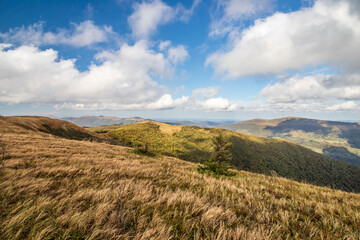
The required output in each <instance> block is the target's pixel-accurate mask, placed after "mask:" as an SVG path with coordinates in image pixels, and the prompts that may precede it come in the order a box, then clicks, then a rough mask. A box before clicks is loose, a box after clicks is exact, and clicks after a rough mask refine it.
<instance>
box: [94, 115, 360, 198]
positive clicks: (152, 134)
mask: <svg viewBox="0 0 360 240" xmlns="http://www.w3.org/2000/svg"><path fill="white" fill-rule="evenodd" d="M90 130H91V131H94V132H98V133H107V134H108V135H109V136H111V137H113V138H115V139H118V140H119V141H121V142H123V143H124V144H126V145H127V146H133V147H138V148H142V147H143V146H145V145H147V146H148V147H149V149H150V151H152V152H154V153H160V154H164V155H168V156H174V157H178V158H180V159H183V160H186V161H190V162H200V163H202V162H204V161H206V160H208V159H209V158H210V156H211V152H212V144H211V139H212V138H213V137H214V136H216V135H218V134H219V133H220V132H222V133H223V134H224V135H226V136H227V138H229V140H230V141H231V142H232V143H233V148H232V154H233V160H232V164H233V165H234V166H235V167H236V168H237V169H242V170H247V171H252V172H256V173H265V174H268V175H273V174H277V175H279V176H282V177H286V178H290V179H293V180H297V181H300V182H301V181H302V182H308V183H312V184H316V185H320V186H329V187H333V188H338V189H342V190H346V191H354V192H360V168H359V167H355V166H352V165H350V164H346V163H344V162H341V161H337V160H333V159H330V158H327V157H325V156H323V155H321V154H318V153H315V152H313V151H311V150H309V149H306V148H303V147H301V146H298V145H295V144H292V143H289V142H286V141H283V140H279V139H265V138H259V137H254V136H250V135H247V134H240V133H235V132H231V131H227V130H223V129H214V128H212V129H202V128H198V127H185V126H173V125H167V124H164V123H157V122H150V121H148V122H144V123H138V124H134V125H126V126H110V127H107V126H104V127H98V128H93V129H90Z"/></svg>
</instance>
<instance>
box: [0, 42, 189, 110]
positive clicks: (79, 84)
mask: <svg viewBox="0 0 360 240" xmlns="http://www.w3.org/2000/svg"><path fill="white" fill-rule="evenodd" d="M97 59H99V60H101V61H102V62H101V63H100V64H99V65H91V66H90V67H89V70H88V71H85V72H79V71H78V70H77V69H76V67H75V65H74V62H75V60H74V59H68V60H64V59H59V58H58V53H57V52H56V51H55V50H53V49H48V50H44V51H43V50H40V49H38V48H37V47H34V46H21V47H17V48H9V46H2V49H1V51H0V89H1V90H0V102H3V103H50V104H51V103H52V104H54V105H55V104H56V106H57V108H70V109H92V110H94V109H97V110H100V109H127V110H132V109H163V108H172V107H176V106H178V105H180V104H183V103H185V102H186V101H187V98H186V97H182V98H180V99H173V98H172V97H171V96H170V95H169V94H168V93H167V89H166V88H165V87H164V86H160V85H159V84H158V83H157V82H156V81H155V80H154V79H153V78H159V77H168V76H169V75H171V69H172V68H173V66H172V65H171V64H170V63H169V61H168V60H167V59H166V58H165V57H164V55H163V54H161V53H156V52H154V51H153V50H150V49H149V48H148V47H147V45H146V42H138V43H136V44H135V45H133V46H130V45H127V44H124V45H122V46H121V48H120V49H119V50H118V51H116V52H102V53H100V54H98V55H97Z"/></svg>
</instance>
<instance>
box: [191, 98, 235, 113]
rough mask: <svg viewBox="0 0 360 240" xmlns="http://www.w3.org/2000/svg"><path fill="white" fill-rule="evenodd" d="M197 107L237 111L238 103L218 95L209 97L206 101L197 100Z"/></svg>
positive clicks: (207, 109)
mask: <svg viewBox="0 0 360 240" xmlns="http://www.w3.org/2000/svg"><path fill="white" fill-rule="evenodd" d="M196 107H197V108H198V109H200V110H205V111H235V110H236V109H237V107H238V104H237V103H233V102H230V101H229V100H228V99H225V98H222V97H218V98H209V99H206V100H205V101H196Z"/></svg>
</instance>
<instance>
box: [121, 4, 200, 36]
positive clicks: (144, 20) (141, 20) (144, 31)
mask: <svg viewBox="0 0 360 240" xmlns="http://www.w3.org/2000/svg"><path fill="white" fill-rule="evenodd" d="M199 3H200V0H194V2H193V4H192V6H191V8H190V9H186V8H185V7H184V6H182V5H181V4H178V5H177V6H176V7H171V6H169V5H167V4H166V3H164V2H162V1H161V0H152V1H143V2H142V3H135V4H134V5H133V8H134V12H133V13H132V14H131V16H130V17H129V18H128V23H129V25H130V27H131V30H132V34H133V36H134V37H135V38H137V39H148V38H149V37H150V36H151V35H153V34H154V33H155V32H156V31H157V28H158V26H160V25H165V24H167V23H169V22H171V21H173V20H175V19H179V20H180V21H188V20H189V18H190V17H191V15H192V14H193V12H194V9H195V8H196V7H197V6H198V4H199Z"/></svg>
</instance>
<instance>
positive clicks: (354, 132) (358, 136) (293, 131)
mask: <svg viewBox="0 0 360 240" xmlns="http://www.w3.org/2000/svg"><path fill="white" fill-rule="evenodd" d="M222 128H224V129H228V130H231V131H236V132H240V133H247V134H251V135H255V136H259V137H266V138H274V137H276V138H281V139H284V140H286V141H290V142H293V143H295V144H299V145H301V146H303V147H306V148H309V149H311V150H313V151H316V152H318V153H323V154H324V155H326V156H328V157H331V158H334V159H338V160H341V161H345V162H348V163H351V164H354V165H357V166H360V125H359V124H357V123H347V122H334V121H322V120H315V119H307V118H294V117H289V118H280V119H272V120H266V119H254V120H250V121H244V122H239V123H235V124H231V125H225V126H222Z"/></svg>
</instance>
